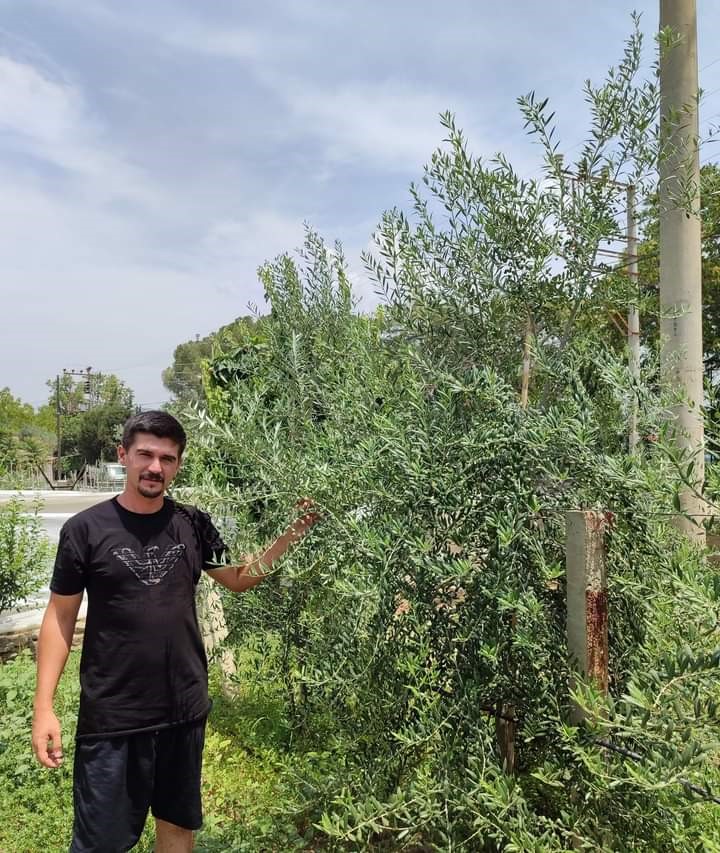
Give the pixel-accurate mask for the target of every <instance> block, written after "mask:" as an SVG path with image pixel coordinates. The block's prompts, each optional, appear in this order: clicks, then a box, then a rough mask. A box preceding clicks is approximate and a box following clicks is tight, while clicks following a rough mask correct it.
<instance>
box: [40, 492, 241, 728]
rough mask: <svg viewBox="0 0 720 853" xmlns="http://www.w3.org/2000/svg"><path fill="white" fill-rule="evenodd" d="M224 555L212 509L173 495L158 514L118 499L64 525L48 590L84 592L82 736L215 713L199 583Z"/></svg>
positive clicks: (164, 724) (157, 725) (163, 725)
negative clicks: (198, 601) (211, 710)
mask: <svg viewBox="0 0 720 853" xmlns="http://www.w3.org/2000/svg"><path fill="white" fill-rule="evenodd" d="M226 552H227V548H226V546H225V543H224V542H223V541H222V539H221V537H220V534H219V533H218V531H217V530H216V529H215V527H214V526H213V524H212V522H211V520H210V517H209V516H208V515H207V514H206V513H204V512H201V511H200V510H198V509H196V508H195V507H191V506H185V505H183V504H178V503H176V502H175V501H173V500H170V499H169V498H166V499H165V503H164V505H163V508H162V509H161V510H160V511H159V512H155V513H151V514H140V513H135V512H130V511H129V510H126V509H124V508H123V507H122V506H120V504H119V503H118V502H117V499H115V498H113V499H112V500H109V501H104V502H103V503H100V504H96V505H95V506H93V507H91V508H90V509H86V510H84V511H83V512H80V513H78V514H77V515H75V516H73V517H72V518H71V519H69V520H68V521H67V522H66V523H65V525H64V526H63V528H62V530H61V532H60V542H59V545H58V551H57V558H56V560H55V569H54V571H53V576H52V580H51V582H50V589H51V590H52V591H53V592H55V593H58V594H60V595H74V594H77V593H79V592H82V591H83V590H86V591H87V597H88V608H87V616H86V619H85V637H84V641H83V649H82V657H81V661H80V686H81V693H80V712H79V716H78V728H77V736H78V737H88V736H97V735H104V736H107V735H113V734H115V735H119V734H128V733H131V732H138V731H143V730H146V729H159V728H166V727H168V726H173V725H178V724H180V723H184V722H190V721H192V720H198V719H201V718H202V717H204V716H205V715H206V714H207V713H208V710H209V705H210V703H209V700H208V688H207V659H206V657H205V650H204V648H203V643H202V638H201V636H200V631H199V629H198V623H197V615H196V612H195V587H196V585H197V582H198V580H199V579H200V574H201V571H202V569H204V568H212V567H213V565H217V564H218V563H221V562H222V561H223V558H224V556H225V554H226Z"/></svg>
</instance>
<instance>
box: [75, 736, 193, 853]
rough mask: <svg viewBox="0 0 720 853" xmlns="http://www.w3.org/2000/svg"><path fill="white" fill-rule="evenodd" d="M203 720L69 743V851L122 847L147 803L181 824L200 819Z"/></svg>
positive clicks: (130, 842)
mask: <svg viewBox="0 0 720 853" xmlns="http://www.w3.org/2000/svg"><path fill="white" fill-rule="evenodd" d="M205 722H206V721H205V720H201V721H199V722H197V723H189V724H186V725H181V726H173V727H171V728H167V729H160V730H158V731H149V732H139V733H137V734H131V735H122V736H119V737H112V738H103V739H97V740H96V739H94V738H93V739H87V740H86V739H81V740H78V741H77V742H76V744H75V763H74V779H73V800H74V805H75V822H74V824H73V840H72V845H71V846H70V853H124V851H126V850H130V849H132V847H134V846H135V844H137V841H138V839H139V838H140V836H141V835H142V831H143V827H144V826H145V820H146V819H147V813H148V809H151V810H152V813H153V815H154V817H156V818H160V820H165V821H168V823H174V824H176V825H177V826H182V827H184V828H185V829H199V828H200V826H201V825H202V804H201V800H200V774H201V770H202V752H203V746H204V743H205Z"/></svg>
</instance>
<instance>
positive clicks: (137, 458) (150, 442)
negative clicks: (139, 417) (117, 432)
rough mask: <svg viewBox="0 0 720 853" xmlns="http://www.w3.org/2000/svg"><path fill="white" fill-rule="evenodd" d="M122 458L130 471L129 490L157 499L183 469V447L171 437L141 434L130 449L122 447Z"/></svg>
mask: <svg viewBox="0 0 720 853" xmlns="http://www.w3.org/2000/svg"><path fill="white" fill-rule="evenodd" d="M118 459H119V460H120V462H122V464H123V465H124V466H125V468H126V470H127V484H126V489H127V490H130V491H136V492H138V493H139V494H141V495H142V496H143V497H145V498H157V497H160V496H161V495H162V494H163V493H164V491H165V489H167V488H168V486H169V485H170V483H172V481H173V480H174V479H175V475H176V474H177V472H178V469H179V468H180V447H179V445H178V444H176V442H174V441H173V440H172V439H171V438H158V437H157V436H155V435H152V434H151V433H149V432H138V433H136V434H135V438H134V440H133V443H132V444H131V445H130V447H129V448H128V449H127V450H125V448H124V447H122V445H121V446H120V447H119V448H118Z"/></svg>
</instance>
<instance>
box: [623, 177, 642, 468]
mask: <svg viewBox="0 0 720 853" xmlns="http://www.w3.org/2000/svg"><path fill="white" fill-rule="evenodd" d="M625 191H626V194H627V267H628V270H627V272H628V278H629V279H630V292H631V302H630V305H629V306H628V319H627V327H628V328H627V336H628V360H629V364H630V375H631V376H632V378H633V380H635V381H636V382H638V381H639V380H640V309H639V307H638V301H639V298H640V297H639V293H638V257H637V219H636V216H635V187H634V186H633V185H632V184H628V185H627V187H626V189H625ZM637 422H638V399H637V394H633V398H632V400H631V401H630V429H629V431H628V432H629V435H628V448H629V450H630V453H634V452H635V450H636V448H637V446H638V442H639V441H640V436H639V435H638V425H637Z"/></svg>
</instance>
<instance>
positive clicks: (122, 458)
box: [117, 444, 127, 465]
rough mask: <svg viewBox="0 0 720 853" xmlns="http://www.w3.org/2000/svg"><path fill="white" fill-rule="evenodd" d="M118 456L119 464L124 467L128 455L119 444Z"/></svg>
mask: <svg viewBox="0 0 720 853" xmlns="http://www.w3.org/2000/svg"><path fill="white" fill-rule="evenodd" d="M117 454H118V462H119V463H120V464H121V465H124V464H125V460H126V458H127V454H126V453H125V448H124V447H123V446H122V444H118V449H117Z"/></svg>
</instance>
